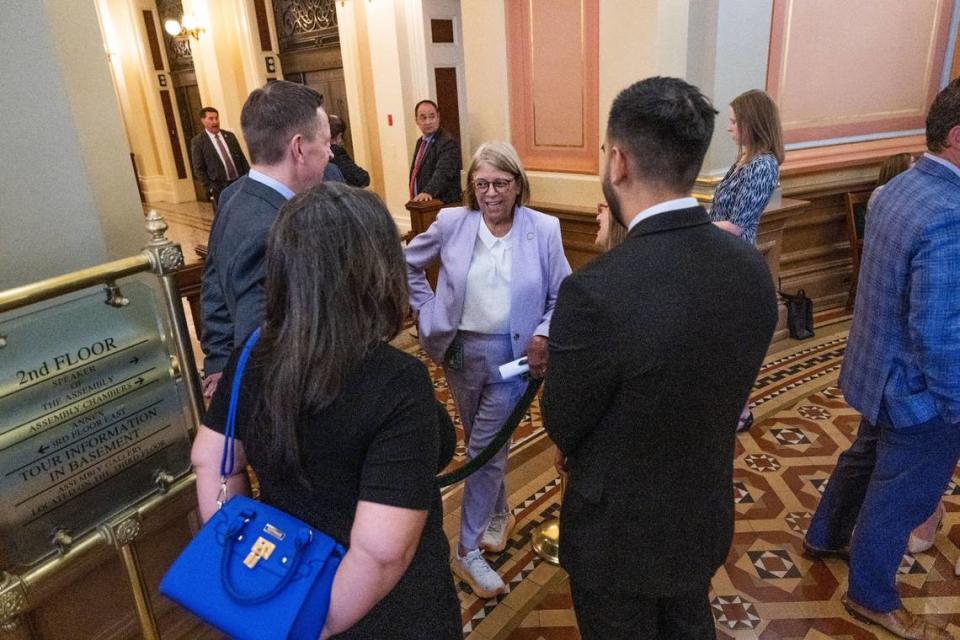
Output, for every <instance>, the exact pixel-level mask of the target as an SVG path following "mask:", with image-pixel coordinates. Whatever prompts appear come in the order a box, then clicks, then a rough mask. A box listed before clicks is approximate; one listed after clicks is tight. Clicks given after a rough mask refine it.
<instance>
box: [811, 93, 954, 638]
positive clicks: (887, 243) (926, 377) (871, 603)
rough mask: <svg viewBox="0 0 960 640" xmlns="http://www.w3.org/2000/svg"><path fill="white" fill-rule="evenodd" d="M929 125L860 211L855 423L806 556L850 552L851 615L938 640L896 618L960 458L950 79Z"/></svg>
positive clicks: (849, 379)
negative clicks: (930, 520)
mask: <svg viewBox="0 0 960 640" xmlns="http://www.w3.org/2000/svg"><path fill="white" fill-rule="evenodd" d="M926 125H927V149H928V152H927V153H925V154H924V155H923V157H922V158H920V159H919V160H918V161H917V163H916V164H915V165H914V166H913V168H912V169H910V170H909V171H906V172H905V173H901V174H900V175H899V176H897V177H896V178H894V179H893V180H891V181H890V182H888V183H887V184H886V186H884V188H883V191H882V192H881V193H880V195H878V196H877V199H876V202H874V203H873V205H871V207H870V214H869V217H868V223H867V228H866V237H865V238H864V243H863V245H864V253H863V262H862V266H861V268H860V280H859V284H858V286H857V301H856V307H855V308H854V311H853V324H852V325H851V326H850V337H849V339H848V341H847V350H846V354H845V355H844V359H843V369H842V370H841V371H840V386H841V387H842V388H843V394H844V397H845V398H846V400H847V402H848V403H850V406H852V407H853V408H855V409H856V410H857V411H859V412H860V413H861V414H863V418H862V420H861V421H860V428H859V431H858V432H857V439H856V440H855V441H854V442H853V444H852V445H851V446H850V448H849V449H847V450H846V451H845V452H844V453H843V454H841V455H840V458H839V460H838V461H837V466H836V468H835V469H834V471H833V475H831V476H830V482H829V483H828V484H827V488H826V490H825V491H824V494H823V498H822V499H821V500H820V505H819V506H818V507H817V512H816V513H815V514H814V516H813V520H812V521H811V523H810V528H809V530H808V532H807V536H806V540H805V541H804V547H805V550H806V552H807V554H808V555H812V556H814V557H821V556H829V555H846V554H847V553H849V558H850V575H849V588H848V590H847V593H846V594H845V595H844V597H843V603H844V605H845V606H846V607H847V609H848V610H849V611H850V612H851V613H852V614H853V615H854V616H855V617H858V618H865V619H867V620H869V621H871V622H874V623H876V624H879V625H881V626H883V627H885V628H886V629H887V630H889V631H890V632H891V633H893V634H894V635H896V636H898V637H901V638H924V639H935V638H952V637H953V636H952V635H950V634H949V633H948V632H947V631H944V630H942V629H940V628H938V627H936V626H934V625H933V624H930V623H928V622H926V621H924V620H923V619H922V618H919V617H917V616H916V615H914V614H913V613H911V612H910V611H908V610H907V609H905V608H903V603H902V602H901V601H900V594H899V593H898V592H897V572H898V569H899V568H900V562H901V560H902V558H903V553H904V551H905V550H906V547H907V539H908V538H909V536H910V531H911V530H912V529H913V528H914V527H916V526H917V525H919V524H920V523H921V522H923V521H924V520H925V519H926V518H927V517H928V516H930V515H931V514H932V513H933V511H934V510H935V509H936V508H937V505H938V504H939V502H940V496H942V495H943V492H944V490H945V489H946V488H947V484H948V483H949V481H950V477H951V476H952V475H953V473H954V469H955V468H956V465H957V458H958V457H960V295H958V293H960V80H954V81H953V82H951V83H950V84H949V85H948V86H947V87H946V88H945V89H944V90H943V91H941V92H940V94H939V95H938V96H937V97H936V99H935V100H934V101H933V104H932V105H931V107H930V112H929V113H928V115H927V123H926ZM848 545H849V551H847V547H848Z"/></svg>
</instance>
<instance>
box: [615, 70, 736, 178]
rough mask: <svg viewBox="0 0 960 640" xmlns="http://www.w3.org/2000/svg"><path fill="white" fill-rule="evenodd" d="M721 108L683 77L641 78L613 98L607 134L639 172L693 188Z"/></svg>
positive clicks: (641, 174) (642, 174) (645, 175)
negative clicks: (715, 106) (717, 108)
mask: <svg viewBox="0 0 960 640" xmlns="http://www.w3.org/2000/svg"><path fill="white" fill-rule="evenodd" d="M716 115H717V110H716V109H714V108H713V104H712V103H711V102H710V99H709V98H707V97H706V96H705V95H703V94H702V93H701V92H700V90H699V89H698V88H697V87H695V86H693V85H692V84H689V83H687V82H684V81H683V80H680V79H679V78H664V77H660V76H658V77H654V78H647V79H646V80H641V81H640V82H637V83H635V84H633V85H631V86H629V87H627V88H626V89H624V90H623V91H621V92H620V95H618V96H617V98H616V100H614V101H613V106H612V107H611V108H610V118H609V120H608V122H607V138H608V140H609V142H610V143H611V144H614V143H615V144H617V145H618V146H620V147H621V148H622V149H623V150H624V151H625V152H626V154H627V156H628V159H629V161H630V162H631V163H632V165H633V167H634V169H635V170H636V172H637V174H638V175H639V176H640V177H641V178H642V179H643V180H646V181H649V182H654V183H657V184H659V185H661V186H663V187H665V188H667V189H669V190H671V191H674V192H677V193H679V192H689V191H690V189H691V188H692V187H693V183H694V181H695V180H696V179H697V174H698V173H699V172H700V167H701V165H702V164H703V157H704V155H705V154H706V153H707V147H709V146H710V138H711V137H712V136H713V121H714V118H715V116H716Z"/></svg>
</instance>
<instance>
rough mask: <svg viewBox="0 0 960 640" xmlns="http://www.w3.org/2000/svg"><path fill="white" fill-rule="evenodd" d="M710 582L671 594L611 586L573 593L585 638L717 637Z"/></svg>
mask: <svg viewBox="0 0 960 640" xmlns="http://www.w3.org/2000/svg"><path fill="white" fill-rule="evenodd" d="M709 591H710V585H709V584H705V585H704V586H703V587H702V588H700V589H696V590H694V591H687V592H685V593H680V594H676V595H672V596H669V597H662V598H659V597H653V596H646V595H641V594H638V593H629V592H624V591H614V590H610V589H602V590H599V591H597V590H592V589H584V588H582V587H580V586H578V585H577V583H576V582H574V581H573V580H572V579H571V581H570V593H571V595H572V596H573V609H574V613H576V616H577V625H578V626H579V627H580V635H581V636H582V637H583V640H674V639H676V640H715V638H716V637H717V632H716V629H715V627H714V622H713V614H712V613H711V611H710V598H709V595H708V594H709Z"/></svg>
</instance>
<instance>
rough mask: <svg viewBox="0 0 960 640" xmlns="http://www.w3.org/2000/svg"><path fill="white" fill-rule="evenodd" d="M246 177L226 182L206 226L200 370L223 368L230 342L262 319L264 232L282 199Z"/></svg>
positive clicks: (240, 339)
mask: <svg viewBox="0 0 960 640" xmlns="http://www.w3.org/2000/svg"><path fill="white" fill-rule="evenodd" d="M286 201H287V200H286V198H284V197H283V196H282V195H280V193H278V192H277V191H274V190H273V189H271V188H270V187H268V186H267V185H265V184H262V183H260V182H257V181H256V180H251V179H250V178H249V177H244V178H241V179H240V180H239V181H237V182H235V183H234V184H233V185H231V189H230V190H229V193H228V192H224V197H223V199H222V201H221V204H220V209H219V210H218V212H217V217H216V219H215V220H214V222H213V228H212V229H211V230H210V241H209V243H208V251H209V253H208V254H207V261H206V265H205V266H204V270H203V282H202V290H201V294H200V304H201V311H202V314H203V323H202V324H203V332H202V335H201V336H200V345H201V346H202V347H203V353H204V356H205V358H204V365H203V366H204V373H206V374H208V375H209V374H211V373H216V372H218V371H221V370H223V367H224V365H225V364H226V363H227V358H229V357H230V353H231V352H232V351H233V349H234V347H235V346H238V345H240V344H241V343H242V342H243V340H244V338H246V336H247V335H248V334H249V333H250V332H251V331H253V330H254V328H256V327H257V326H259V325H260V323H261V322H262V321H263V313H264V303H265V296H264V288H263V284H264V283H263V281H264V277H265V275H266V274H265V265H264V253H265V252H266V248H267V235H268V234H269V233H270V227H271V226H272V225H273V221H274V220H275V219H276V217H277V211H278V210H279V209H280V207H282V206H283V204H284V203H285V202H286Z"/></svg>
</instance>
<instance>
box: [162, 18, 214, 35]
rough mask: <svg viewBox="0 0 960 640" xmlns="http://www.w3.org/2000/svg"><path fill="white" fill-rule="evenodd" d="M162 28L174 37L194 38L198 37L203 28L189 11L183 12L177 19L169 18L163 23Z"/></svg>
mask: <svg viewBox="0 0 960 640" xmlns="http://www.w3.org/2000/svg"><path fill="white" fill-rule="evenodd" d="M163 29H164V31H166V32H167V33H169V34H170V35H171V36H173V37H174V38H195V39H197V40H199V39H200V34H201V33H203V32H204V31H205V29H204V28H203V27H201V26H199V23H198V22H197V18H196V16H194V15H191V14H189V13H185V14H183V15H182V16H181V17H180V19H179V20H177V19H175V18H170V19H169V20H167V21H166V22H164V23H163Z"/></svg>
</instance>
